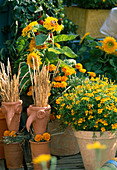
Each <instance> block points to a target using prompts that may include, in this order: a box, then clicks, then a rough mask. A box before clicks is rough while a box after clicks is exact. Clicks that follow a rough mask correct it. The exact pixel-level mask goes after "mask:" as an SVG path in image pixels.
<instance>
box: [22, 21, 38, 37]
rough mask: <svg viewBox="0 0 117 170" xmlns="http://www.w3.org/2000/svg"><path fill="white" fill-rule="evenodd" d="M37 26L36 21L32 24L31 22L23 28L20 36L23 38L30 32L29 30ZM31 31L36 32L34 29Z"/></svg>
mask: <svg viewBox="0 0 117 170" xmlns="http://www.w3.org/2000/svg"><path fill="white" fill-rule="evenodd" d="M37 24H38V22H37V21H33V22H31V23H30V24H29V25H27V26H26V27H25V28H23V30H22V36H23V37H25V36H26V35H27V33H28V32H29V31H31V30H32V29H33V27H34V26H35V25H37ZM33 31H34V32H37V30H36V29H33Z"/></svg>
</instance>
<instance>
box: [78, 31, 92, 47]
mask: <svg viewBox="0 0 117 170" xmlns="http://www.w3.org/2000/svg"><path fill="white" fill-rule="evenodd" d="M89 34H90V33H89V32H87V33H86V34H85V35H84V36H83V37H82V38H81V41H80V44H82V42H83V40H84V39H85V38H86V37H87V35H89Z"/></svg>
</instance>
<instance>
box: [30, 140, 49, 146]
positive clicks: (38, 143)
mask: <svg viewBox="0 0 117 170" xmlns="http://www.w3.org/2000/svg"><path fill="white" fill-rule="evenodd" d="M29 142H30V143H32V144H37V145H41V144H47V143H50V142H51V140H49V141H46V142H34V141H31V140H29Z"/></svg>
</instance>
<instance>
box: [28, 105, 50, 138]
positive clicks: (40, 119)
mask: <svg viewBox="0 0 117 170" xmlns="http://www.w3.org/2000/svg"><path fill="white" fill-rule="evenodd" d="M50 109H51V107H50V105H48V106H47V107H37V106H34V105H30V106H29V108H28V109H27V114H28V116H29V117H28V119H27V122H26V128H27V131H28V132H29V129H30V126H31V124H32V125H33V129H34V133H35V134H36V135H37V134H43V133H45V131H46V128H47V123H48V120H49V114H50Z"/></svg>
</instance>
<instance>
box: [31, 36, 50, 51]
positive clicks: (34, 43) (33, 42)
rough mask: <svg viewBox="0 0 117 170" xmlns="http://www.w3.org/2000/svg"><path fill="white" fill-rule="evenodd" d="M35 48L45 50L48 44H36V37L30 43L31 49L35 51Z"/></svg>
mask: <svg viewBox="0 0 117 170" xmlns="http://www.w3.org/2000/svg"><path fill="white" fill-rule="evenodd" d="M35 48H36V49H38V50H43V49H47V46H46V45H45V44H44V45H36V42H35V38H33V39H32V40H31V41H30V44H29V51H30V52H33V51H34V50H35Z"/></svg>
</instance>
